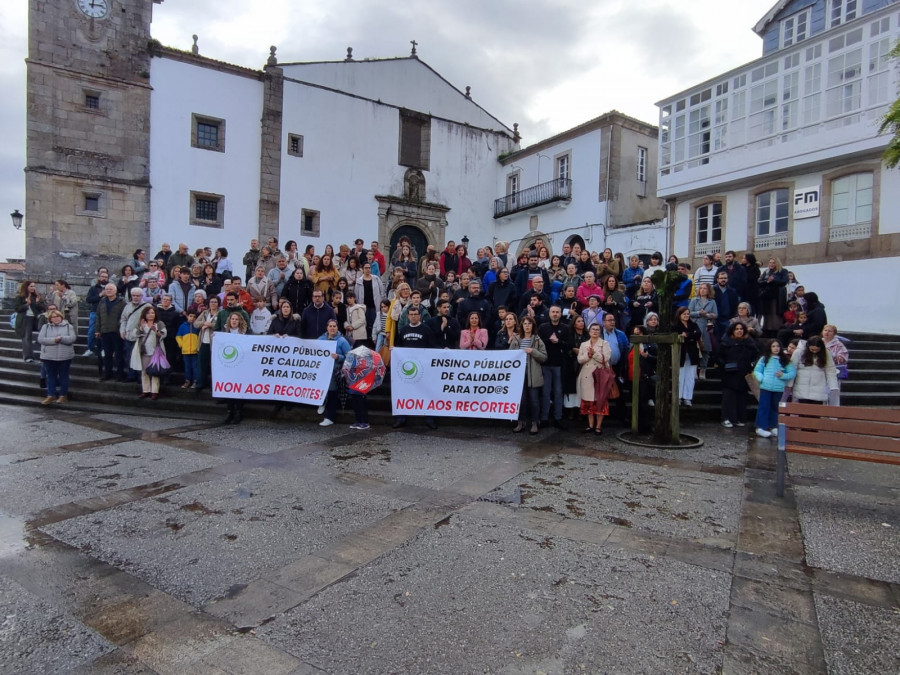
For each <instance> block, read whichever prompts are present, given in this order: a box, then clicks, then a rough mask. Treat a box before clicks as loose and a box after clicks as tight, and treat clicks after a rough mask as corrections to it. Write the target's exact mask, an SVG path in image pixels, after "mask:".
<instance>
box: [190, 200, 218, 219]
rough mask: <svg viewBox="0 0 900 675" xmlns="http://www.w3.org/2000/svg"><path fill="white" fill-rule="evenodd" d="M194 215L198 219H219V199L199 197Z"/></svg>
mask: <svg viewBox="0 0 900 675" xmlns="http://www.w3.org/2000/svg"><path fill="white" fill-rule="evenodd" d="M194 216H195V217H196V218H197V220H209V221H212V222H215V221H217V220H218V219H219V201H218V200H217V199H200V198H197V203H196V206H195V209H194Z"/></svg>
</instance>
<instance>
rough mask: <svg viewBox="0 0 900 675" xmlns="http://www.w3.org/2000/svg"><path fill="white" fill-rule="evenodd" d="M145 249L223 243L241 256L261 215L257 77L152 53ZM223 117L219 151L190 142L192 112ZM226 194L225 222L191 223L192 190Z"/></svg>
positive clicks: (259, 87) (260, 89) (260, 86)
mask: <svg viewBox="0 0 900 675" xmlns="http://www.w3.org/2000/svg"><path fill="white" fill-rule="evenodd" d="M150 84H151V86H152V87H153V92H152V94H151V106H150V127H151V129H152V133H151V134H150V183H151V185H152V189H151V192H150V214H151V225H150V248H151V249H152V251H151V255H152V254H153V253H155V252H156V251H158V250H159V246H160V244H162V243H163V242H168V243H169V244H171V245H172V250H175V247H176V246H177V244H178V243H179V242H184V243H186V244H187V245H188V249H189V250H190V251H191V252H193V251H194V249H196V248H198V247H202V246H213V247H219V246H225V247H226V248H227V249H228V251H229V254H230V257H231V259H232V260H235V259H237V260H240V257H241V256H242V255H243V252H244V251H246V249H247V248H248V243H249V241H250V239H251V237H254V236H256V235H255V232H256V229H257V225H256V224H257V221H258V219H259V161H260V159H259V158H260V117H261V115H262V100H263V96H262V95H263V84H262V82H261V81H260V80H259V79H258V78H254V77H252V76H241V75H237V74H235V73H233V72H223V71H219V70H213V69H210V68H204V67H202V66H199V65H194V64H191V63H189V62H184V61H176V60H172V59H166V58H155V59H153V61H152V68H151V70H150ZM193 115H201V116H205V117H208V118H215V119H220V120H224V122H225V125H224V151H222V152H219V151H215V150H207V149H203V148H198V147H193V146H192V143H191V133H192V126H193V122H192V116H193ZM192 191H193V192H195V193H202V194H210V195H221V196H223V197H224V214H223V218H222V220H223V227H222V228H221V229H217V228H214V227H211V226H208V225H192V224H191V215H192V214H191V192H192Z"/></svg>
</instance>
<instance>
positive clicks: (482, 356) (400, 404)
mask: <svg viewBox="0 0 900 675" xmlns="http://www.w3.org/2000/svg"><path fill="white" fill-rule="evenodd" d="M525 358H526V355H525V352H523V351H522V350H520V349H515V350H509V351H498V352H487V351H485V352H482V351H468V350H462V349H407V348H403V347H395V348H394V349H393V350H391V405H392V410H393V413H394V415H434V416H435V417H483V418H492V419H502V420H514V419H516V418H517V417H518V416H519V404H520V402H521V399H522V382H523V380H524V378H525Z"/></svg>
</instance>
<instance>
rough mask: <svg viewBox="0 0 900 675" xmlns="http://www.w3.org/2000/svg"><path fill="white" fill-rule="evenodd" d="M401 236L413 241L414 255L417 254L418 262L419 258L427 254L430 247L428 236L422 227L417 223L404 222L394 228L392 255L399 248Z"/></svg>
mask: <svg viewBox="0 0 900 675" xmlns="http://www.w3.org/2000/svg"><path fill="white" fill-rule="evenodd" d="M401 237H406V238H407V239H409V241H410V243H412V246H413V248H414V249H415V252H414V255H415V256H416V262H418V259H419V258H421V257H422V256H423V255H425V249H426V248H428V238H427V237H426V236H425V233H424V232H423V231H422V228H420V227H418V226H416V225H410V224H404V225H400V227H398V228H397V229H396V230H394V232H393V234H391V248H390V255H391V256H392V255H393V254H394V250H395V249H396V248H397V242H398V241H400V238H401ZM388 257H389V256H388Z"/></svg>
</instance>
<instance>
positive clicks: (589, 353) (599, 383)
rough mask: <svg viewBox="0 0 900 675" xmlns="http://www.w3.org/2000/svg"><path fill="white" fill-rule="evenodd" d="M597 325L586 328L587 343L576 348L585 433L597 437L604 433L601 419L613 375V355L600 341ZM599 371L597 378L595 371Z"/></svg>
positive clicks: (607, 408)
mask: <svg viewBox="0 0 900 675" xmlns="http://www.w3.org/2000/svg"><path fill="white" fill-rule="evenodd" d="M600 332H601V331H600V324H599V323H595V324H591V326H590V327H589V328H588V335H589V336H590V337H589V338H588V340H587V342H583V343H582V344H581V347H579V348H578V363H580V364H581V371H580V372H579V373H578V395H579V396H580V397H581V414H582V415H587V422H588V425H587V428H586V429H585V431H586V432H588V433H589V432H591V431H593V432H594V433H595V434H597V435H598V436H599V435H600V434H602V433H603V431H602V429H601V427H602V425H603V416H604V415H609V402H608V398H609V390H610V386H609V384H608V383H607V384H604V382H603V381H604V380H607V381H608V382H609V383H611V382H614V381H615V375H614V373H613V372H612V368H611V367H610V363H609V361H610V358H612V352H611V350H610V348H609V343H608V342H606V340H604V339H603V338H602V337H600ZM598 370H599V371H600V372H599V373H598V375H599V376H598V377H595V376H594V372H595V371H598Z"/></svg>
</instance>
